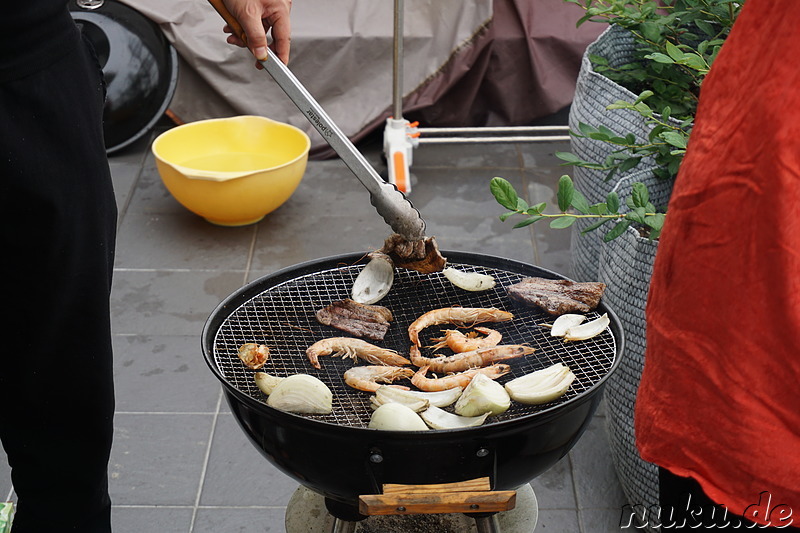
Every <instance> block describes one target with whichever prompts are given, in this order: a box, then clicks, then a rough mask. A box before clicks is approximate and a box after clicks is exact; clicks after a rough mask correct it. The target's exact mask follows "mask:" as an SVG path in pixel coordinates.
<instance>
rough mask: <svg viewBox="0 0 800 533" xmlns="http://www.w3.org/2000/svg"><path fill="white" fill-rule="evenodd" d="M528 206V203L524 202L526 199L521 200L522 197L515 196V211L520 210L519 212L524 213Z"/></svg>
mask: <svg viewBox="0 0 800 533" xmlns="http://www.w3.org/2000/svg"><path fill="white" fill-rule="evenodd" d="M529 207H530V206H529V205H528V202H526V201H525V200H523V199H522V198H517V207H516V211H518V212H520V213H524V212H525V211H527V210H528V208H529Z"/></svg>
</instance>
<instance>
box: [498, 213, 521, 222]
mask: <svg viewBox="0 0 800 533" xmlns="http://www.w3.org/2000/svg"><path fill="white" fill-rule="evenodd" d="M516 214H517V212H516V211H508V212H506V213H503V214H502V215H500V222H505V221H506V220H508V219H509V218H511V217H512V216H514V215H516Z"/></svg>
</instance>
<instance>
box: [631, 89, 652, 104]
mask: <svg viewBox="0 0 800 533" xmlns="http://www.w3.org/2000/svg"><path fill="white" fill-rule="evenodd" d="M654 94H655V93H654V92H653V91H642V92H641V94H639V96H638V97H637V98H636V101H635V102H633V103H634V104H638V103H639V102H644V101H645V100H647V99H648V98H650V97H651V96H653V95H654Z"/></svg>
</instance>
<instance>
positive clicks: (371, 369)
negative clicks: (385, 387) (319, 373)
mask: <svg viewBox="0 0 800 533" xmlns="http://www.w3.org/2000/svg"><path fill="white" fill-rule="evenodd" d="M413 375H414V370H412V369H411V368H401V367H397V366H384V365H375V366H373V365H370V366H354V367H353V368H348V369H347V370H345V372H344V382H345V383H347V384H348V385H349V386H351V387H353V388H354V389H358V390H363V391H367V392H375V391H377V390H378V387H380V386H381V385H380V384H381V383H392V382H393V381H396V380H398V379H404V378H410V377H411V376H413ZM389 386H390V387H397V388H398V389H403V390H408V387H405V386H403V385H389Z"/></svg>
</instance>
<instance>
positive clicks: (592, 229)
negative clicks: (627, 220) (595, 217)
mask: <svg viewBox="0 0 800 533" xmlns="http://www.w3.org/2000/svg"><path fill="white" fill-rule="evenodd" d="M609 220H610V219H608V218H603V219H600V221H598V222H595V223H594V224H592V225H590V226H588V227H586V228H585V229H584V230H583V231H581V234H586V233H589V232H590V231H594V230H596V229H598V228H600V227H601V226H602V225H603V224H605V223H606V222H608V221H609Z"/></svg>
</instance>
